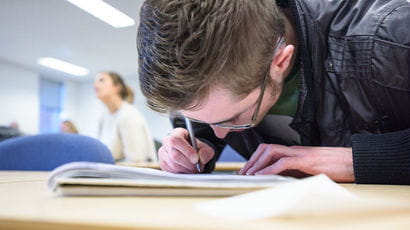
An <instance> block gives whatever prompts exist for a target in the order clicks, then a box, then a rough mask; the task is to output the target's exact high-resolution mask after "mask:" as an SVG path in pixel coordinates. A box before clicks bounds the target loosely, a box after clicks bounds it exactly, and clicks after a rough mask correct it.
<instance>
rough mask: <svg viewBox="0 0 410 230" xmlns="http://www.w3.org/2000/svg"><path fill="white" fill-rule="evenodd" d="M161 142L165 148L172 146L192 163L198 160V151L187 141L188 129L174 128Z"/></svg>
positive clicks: (168, 148)
mask: <svg viewBox="0 0 410 230" xmlns="http://www.w3.org/2000/svg"><path fill="white" fill-rule="evenodd" d="M163 144H164V145H165V146H166V148H167V150H170V148H174V149H176V150H178V151H179V152H180V153H182V154H183V155H184V156H185V157H186V158H187V159H188V160H189V162H191V163H192V164H196V163H197V162H198V153H197V152H196V151H195V149H194V148H193V147H192V146H191V144H190V143H189V142H188V131H187V130H186V129H182V128H176V129H174V130H173V132H172V134H171V135H170V136H168V137H167V138H165V139H164V141H163Z"/></svg>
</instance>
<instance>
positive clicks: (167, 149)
mask: <svg viewBox="0 0 410 230" xmlns="http://www.w3.org/2000/svg"><path fill="white" fill-rule="evenodd" d="M188 137H189V135H188V131H187V130H186V129H183V128H176V129H174V130H173V131H172V133H171V134H170V135H169V136H168V137H166V138H165V139H164V140H163V142H162V146H161V148H160V149H159V150H158V157H159V165H160V167H161V169H162V170H164V171H168V172H172V173H198V170H197V168H196V166H195V164H196V163H197V162H198V153H199V158H200V166H201V169H203V168H204V165H205V164H206V163H208V161H210V160H211V159H212V158H213V156H214V155H215V152H214V150H213V149H212V148H211V147H210V146H209V145H207V144H205V143H204V142H202V141H200V140H198V139H196V141H197V145H198V152H196V151H195V150H194V148H193V147H192V146H191V144H190V142H189V138H188Z"/></svg>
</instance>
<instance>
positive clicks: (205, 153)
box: [197, 139, 215, 165]
mask: <svg viewBox="0 0 410 230" xmlns="http://www.w3.org/2000/svg"><path fill="white" fill-rule="evenodd" d="M197 144H198V150H199V151H198V152H199V159H200V163H201V165H205V164H206V163H208V162H209V161H210V160H211V159H212V158H213V157H214V155H215V151H214V149H213V148H211V147H210V146H209V145H207V144H206V143H204V142H202V141H200V140H198V139H197Z"/></svg>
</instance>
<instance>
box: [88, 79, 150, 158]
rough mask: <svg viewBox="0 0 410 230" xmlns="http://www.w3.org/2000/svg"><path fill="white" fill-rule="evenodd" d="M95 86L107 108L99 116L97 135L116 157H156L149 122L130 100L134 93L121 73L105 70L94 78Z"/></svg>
mask: <svg viewBox="0 0 410 230" xmlns="http://www.w3.org/2000/svg"><path fill="white" fill-rule="evenodd" d="M94 89H95V93H96V95H97V97H98V98H99V99H100V100H101V101H102V102H103V103H104V104H105V105H106V107H107V109H108V110H107V112H106V113H105V114H103V116H102V119H101V120H100V123H99V131H98V138H99V139H100V141H102V142H103V143H104V144H106V145H107V146H108V148H109V149H110V150H111V153H112V154H113V156H114V159H115V161H116V162H118V161H122V162H150V161H156V160H157V155H156V152H155V147H154V142H153V139H152V138H151V136H150V134H149V131H148V125H147V122H146V121H145V119H144V117H143V116H142V115H141V113H140V112H139V111H138V110H137V109H136V108H135V107H134V106H132V105H131V104H130V103H132V102H133V99H134V97H133V96H134V94H133V92H132V90H131V89H130V88H129V87H128V86H126V85H125V83H124V81H123V79H122V78H121V76H120V75H119V74H117V73H114V72H102V73H100V74H98V75H97V76H96V78H95V81H94Z"/></svg>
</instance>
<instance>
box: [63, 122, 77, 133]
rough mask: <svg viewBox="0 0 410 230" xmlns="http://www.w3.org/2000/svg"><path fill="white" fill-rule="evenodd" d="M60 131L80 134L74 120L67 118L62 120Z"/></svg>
mask: <svg viewBox="0 0 410 230" xmlns="http://www.w3.org/2000/svg"><path fill="white" fill-rule="evenodd" d="M60 132H62V133H74V134H78V129H77V128H76V127H75V125H74V123H73V122H72V121H70V120H65V121H63V122H61V125H60Z"/></svg>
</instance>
